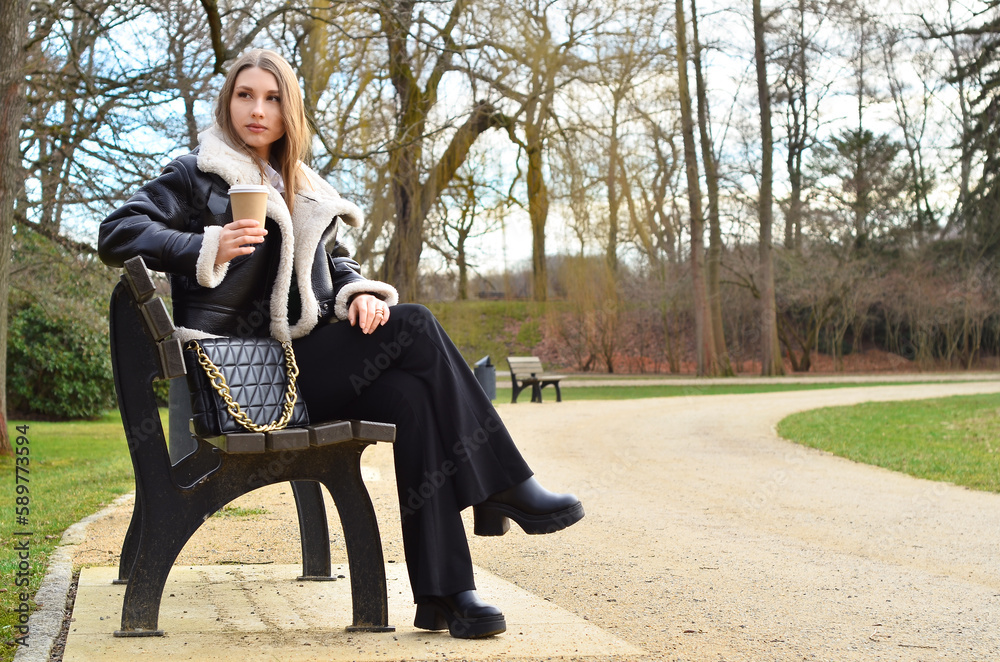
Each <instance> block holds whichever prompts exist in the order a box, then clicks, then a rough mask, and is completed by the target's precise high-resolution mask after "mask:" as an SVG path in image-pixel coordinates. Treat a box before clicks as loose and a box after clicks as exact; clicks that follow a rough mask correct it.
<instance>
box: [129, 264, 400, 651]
mask: <svg viewBox="0 0 1000 662" xmlns="http://www.w3.org/2000/svg"><path fill="white" fill-rule="evenodd" d="M110 325H111V363H112V367H113V369H114V379H115V389H116V391H117V393H118V407H119V409H120V410H121V414H122V425H123V426H124V428H125V437H126V440H127V441H128V448H129V453H130V455H131V456H132V468H133V471H134V474H135V488H136V489H135V492H136V495H135V506H134V508H133V511H132V521H131V523H130V525H129V528H128V532H127V533H126V535H125V541H124V543H123V545H122V554H121V561H120V563H119V567H118V579H117V580H116V581H115V583H119V584H127V586H126V588H125V596H124V602H123V605H122V620H121V629H120V630H118V631H116V632H115V636H120V637H136V636H161V635H162V634H163V631H162V630H160V629H158V619H159V610H160V601H161V598H162V595H163V588H164V585H165V584H166V581H167V575H168V573H169V572H170V568H171V566H173V563H174V561H175V560H176V558H177V555H178V554H179V553H180V551H181V549H182V548H183V547H184V545H185V544H186V543H187V541H188V540H189V539H190V538H191V536H192V535H194V533H195V531H197V530H198V528H199V527H200V526H201V524H202V523H203V522H204V521H205V520H206V519H208V517H209V516H211V515H212V514H213V513H214V512H216V511H217V510H219V509H220V508H222V507H223V506H225V505H226V504H227V503H229V502H230V501H232V500H233V499H235V498H237V497H239V496H241V495H243V494H246V493H247V492H251V491H253V490H255V489H257V488H260V487H264V486H266V485H272V484H274V483H280V482H285V481H289V482H291V485H292V492H293V494H294V497H295V504H296V507H297V509H298V519H299V533H300V538H301V544H302V576H301V577H299V578H298V579H299V580H317V581H319V580H332V579H333V578H332V576H331V561H330V533H329V529H328V527H327V516H326V508H325V506H324V505H323V498H322V492H321V490H320V485H323V486H324V487H326V489H327V490H328V491H329V492H330V494H331V495H332V497H333V501H334V503H335V504H336V507H337V512H338V513H339V515H340V522H341V526H342V527H343V530H344V539H345V543H346V547H347V556H348V565H349V568H350V576H351V595H352V602H353V610H354V614H353V623H352V625H350V626H349V627H348V628H347V629H348V630H352V631H369V632H387V631H392V630H394V628H393V627H391V626H390V625H389V624H388V600H387V593H386V579H385V565H384V558H383V555H382V539H381V537H380V535H379V530H378V522H377V520H376V519H375V510H374V508H373V507H372V502H371V498H370V497H369V495H368V490H367V489H366V487H365V484H364V482H363V481H362V479H361V454H362V452H364V450H365V448H367V447H368V446H369V445H371V444H373V443H376V442H379V441H383V442H392V441H394V440H395V434H396V428H395V426H393V425H388V424H385V423H373V422H367V421H328V422H325V423H322V424H314V425H310V426H308V427H305V428H291V429H285V430H278V431H275V432H268V433H266V434H265V433H246V434H230V435H226V436H223V437H217V438H212V439H206V438H196V441H197V449H196V450H195V451H194V452H192V453H190V454H188V455H186V456H185V457H183V458H181V459H180V460H178V461H177V462H174V463H171V461H170V458H169V455H168V450H167V441H166V439H165V438H164V433H163V427H162V425H161V424H160V414H159V411H158V409H157V404H156V398H155V395H154V392H153V381H154V380H157V379H174V378H177V377H184V375H185V367H184V359H183V355H182V350H181V343H180V341H179V340H178V339H176V338H172V337H171V334H172V333H173V331H174V325H173V321H172V320H171V318H170V315H169V313H168V312H167V309H166V306H165V305H164V303H163V300H162V299H160V298H158V297H156V296H155V287H154V284H153V281H152V280H151V279H150V277H149V273H148V272H147V271H146V266H145V264H144V263H143V261H142V259H141V258H138V257H136V258H133V259H131V260H129V261H128V262H126V263H125V271H124V274H123V275H122V278H121V282H120V283H119V284H118V285H117V286H116V287H115V289H114V292H113V293H112V296H111V314H110Z"/></svg>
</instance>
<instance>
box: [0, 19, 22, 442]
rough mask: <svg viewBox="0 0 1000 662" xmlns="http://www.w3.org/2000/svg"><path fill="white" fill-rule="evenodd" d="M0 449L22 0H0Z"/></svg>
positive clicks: (17, 170)
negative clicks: (0, 109) (1, 0)
mask: <svg viewBox="0 0 1000 662" xmlns="http://www.w3.org/2000/svg"><path fill="white" fill-rule="evenodd" d="M0 25H2V26H4V29H3V30H2V31H0V63H2V65H0V107H2V109H3V112H2V113H0V118H2V120H0V348H3V351H2V352H0V455H13V451H12V449H11V445H10V437H9V436H8V434H7V351H6V349H7V317H8V310H9V306H8V304H9V296H8V295H9V294H10V260H11V243H13V240H14V239H13V237H14V201H15V200H16V199H17V197H18V194H19V193H20V191H21V189H22V188H23V186H24V176H23V173H22V167H21V144H20V139H19V136H20V131H21V120H22V119H23V118H24V113H25V110H26V107H25V106H26V104H25V98H24V94H23V93H22V90H21V84H22V83H23V82H24V71H23V70H24V63H25V51H24V44H25V42H26V41H27V32H28V29H27V25H28V2H27V0H3V2H0Z"/></svg>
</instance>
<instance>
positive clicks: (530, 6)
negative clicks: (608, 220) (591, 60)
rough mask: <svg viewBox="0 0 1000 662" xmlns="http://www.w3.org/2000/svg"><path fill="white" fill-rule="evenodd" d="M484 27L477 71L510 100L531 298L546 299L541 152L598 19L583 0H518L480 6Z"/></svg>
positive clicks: (545, 216)
mask: <svg viewBox="0 0 1000 662" xmlns="http://www.w3.org/2000/svg"><path fill="white" fill-rule="evenodd" d="M480 13H481V16H480V17H479V20H480V22H482V23H483V25H484V26H485V27H484V28H483V29H484V31H486V32H487V33H489V34H491V35H492V38H490V39H489V40H488V44H489V47H488V49H487V50H488V51H489V52H490V53H491V57H492V61H493V64H492V71H491V72H488V73H487V72H481V73H480V76H481V77H482V78H483V79H484V80H486V82H488V83H489V84H490V85H492V86H493V87H494V88H495V89H497V90H499V91H500V93H501V94H503V95H504V96H505V97H506V98H507V99H509V100H511V101H512V102H513V104H514V108H513V110H511V111H510V112H509V113H508V114H509V116H510V117H511V118H512V119H513V122H512V123H511V124H509V125H508V130H509V134H510V138H511V140H512V141H513V142H514V143H515V144H516V145H518V147H519V148H520V149H521V152H522V153H523V155H524V157H525V158H526V160H527V172H526V173H525V175H524V178H525V186H526V188H527V198H528V216H529V218H530V220H531V243H532V257H531V270H532V285H533V296H534V298H535V300H536V301H545V300H546V299H547V298H548V268H547V265H546V257H545V238H546V237H545V225H546V223H547V221H548V215H549V203H550V200H549V187H548V184H547V182H546V179H545V158H546V150H547V146H548V142H549V139H550V137H551V135H550V134H551V124H552V122H553V119H554V118H555V115H556V108H555V104H556V99H557V94H558V93H559V92H560V91H561V90H562V88H564V87H565V86H566V85H567V84H569V83H570V82H571V81H573V80H574V79H575V78H576V77H577V76H578V75H579V74H578V69H579V66H580V58H579V57H578V56H577V54H576V52H575V51H576V50H577V48H578V47H580V45H581V43H582V42H583V41H584V39H585V38H586V37H588V36H590V35H592V34H593V33H594V32H595V30H596V29H597V27H598V26H599V25H600V23H601V21H602V17H601V14H600V13H599V12H598V11H597V10H595V9H592V7H591V4H590V3H588V2H584V1H583V0H567V1H566V2H553V1H550V0H521V1H520V2H518V3H516V4H515V5H513V6H510V7H507V6H498V7H496V8H494V9H493V10H492V11H483V10H482V9H481V10H480Z"/></svg>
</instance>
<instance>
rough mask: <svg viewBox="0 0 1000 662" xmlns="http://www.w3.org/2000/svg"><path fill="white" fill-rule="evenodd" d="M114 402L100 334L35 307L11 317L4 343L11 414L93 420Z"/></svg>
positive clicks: (104, 340) (105, 347) (105, 340)
mask: <svg viewBox="0 0 1000 662" xmlns="http://www.w3.org/2000/svg"><path fill="white" fill-rule="evenodd" d="M114 402H115V387H114V379H113V377H112V374H111V358H110V356H109V354H108V336H107V332H106V331H104V332H101V331H98V330H95V329H94V328H93V327H92V326H90V325H88V324H87V323H85V322H84V321H82V320H80V319H79V317H77V316H74V315H71V314H68V313H59V312H48V311H46V310H45V309H44V308H42V306H40V305H38V304H32V305H29V306H27V307H25V308H22V309H20V310H18V311H16V312H15V313H14V314H13V316H12V317H11V320H10V327H9V336H8V340H7V403H8V408H9V409H10V411H11V412H14V413H16V415H17V416H20V417H24V418H36V419H38V418H41V419H51V420H64V419H75V418H94V417H97V416H100V415H101V414H102V413H104V412H105V411H107V410H108V409H109V408H110V407H112V406H114ZM12 415H13V414H12Z"/></svg>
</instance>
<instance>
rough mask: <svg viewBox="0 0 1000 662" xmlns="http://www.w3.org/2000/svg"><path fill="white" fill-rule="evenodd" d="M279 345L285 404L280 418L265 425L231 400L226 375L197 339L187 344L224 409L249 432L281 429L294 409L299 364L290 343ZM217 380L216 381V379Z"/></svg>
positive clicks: (296, 397)
mask: <svg viewBox="0 0 1000 662" xmlns="http://www.w3.org/2000/svg"><path fill="white" fill-rule="evenodd" d="M281 347H282V348H283V349H284V350H285V368H286V369H287V372H288V389H287V390H286V391H285V404H284V405H282V410H281V418H279V419H278V420H277V421H273V422H271V423H268V424H266V425H257V424H255V423H254V422H253V421H252V420H250V417H249V416H247V414H246V412H244V411H243V408H242V407H240V405H239V403H238V402H236V401H235V400H233V396H232V394H231V393H230V392H229V385H228V384H227V383H226V376H225V375H223V374H222V372H221V371H220V370H219V368H218V367H216V365H215V364H214V363H212V359H210V358H208V355H207V354H206V353H205V350H204V349H202V347H201V345H200V344H199V343H198V341H197V340H192V341H191V342H189V343H188V344H187V348H188V349H193V350H194V351H195V353H196V354H197V355H198V363H200V364H201V367H202V368H203V369H204V370H205V374H206V375H208V381H209V383H210V384H211V385H212V388H214V389H215V391H216V393H218V394H219V397H220V398H222V401H223V402H225V403H226V410H228V411H229V413H230V414H231V415H232V417H233V418H235V419H236V422H237V423H239V424H240V425H242V426H243V427H244V428H246V429H247V430H250V431H251V432H270V431H272V430H282V429H284V428H285V426H286V425H288V421H289V420H291V418H292V412H293V410H294V409H295V401H296V400H297V399H298V397H299V396H298V390H297V389H296V387H295V380H296V379H297V378H298V376H299V366H298V364H297V363H296V362H295V353H294V352H293V351H292V343H290V342H283V343H281ZM216 380H218V381H216Z"/></svg>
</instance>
